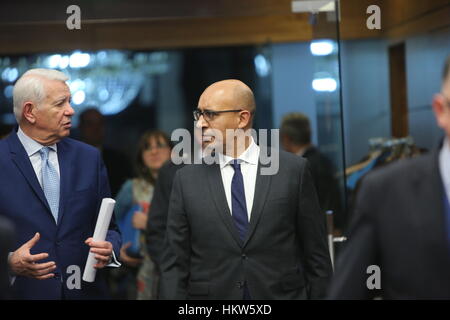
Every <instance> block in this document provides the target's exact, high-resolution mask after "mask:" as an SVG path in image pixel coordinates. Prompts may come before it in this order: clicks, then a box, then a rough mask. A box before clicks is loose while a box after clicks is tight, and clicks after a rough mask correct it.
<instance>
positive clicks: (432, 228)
mask: <svg viewBox="0 0 450 320" xmlns="http://www.w3.org/2000/svg"><path fill="white" fill-rule="evenodd" d="M429 159H430V161H429V165H428V166H426V167H424V168H423V171H422V170H418V171H416V174H415V182H414V185H415V186H416V188H415V190H416V192H415V197H416V199H417V203H418V204H420V208H418V210H417V211H416V219H417V221H418V222H419V223H418V225H419V226H420V236H421V238H422V239H423V241H422V243H424V245H425V247H424V252H425V253H426V254H427V255H430V259H427V260H428V261H429V263H437V264H438V266H437V267H438V268H439V269H441V268H442V267H445V269H448V266H450V244H449V241H448V236H447V233H448V231H447V223H446V217H445V214H446V213H445V207H444V202H443V199H444V195H445V191H444V186H443V183H442V178H441V175H440V171H439V149H438V150H435V151H434V152H433V154H432V155H431V156H430V157H429ZM419 199H420V200H419ZM446 272H447V273H448V272H449V271H448V270H446Z"/></svg>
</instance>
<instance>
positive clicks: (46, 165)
mask: <svg viewBox="0 0 450 320" xmlns="http://www.w3.org/2000/svg"><path fill="white" fill-rule="evenodd" d="M39 153H40V154H41V160H42V170H41V176H42V189H43V191H44V194H45V198H46V199H47V202H48V205H49V206H50V210H51V211H52V215H53V217H54V218H55V222H57V221H58V211H59V177H58V173H57V172H56V169H55V168H54V167H53V166H52V164H51V163H50V161H49V159H48V158H49V153H50V148H49V147H43V148H42V149H41V150H39Z"/></svg>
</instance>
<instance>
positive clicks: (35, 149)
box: [17, 127, 60, 187]
mask: <svg viewBox="0 0 450 320" xmlns="http://www.w3.org/2000/svg"><path fill="white" fill-rule="evenodd" d="M17 137H18V138H19V140H20V142H21V143H22V145H23V147H24V148H25V151H26V152H27V155H28V157H29V158H30V161H31V165H32V166H33V169H34V173H36V177H37V178H38V180H39V184H40V185H41V187H42V174H41V171H42V159H41V154H40V153H39V150H41V149H42V148H43V147H45V146H43V145H42V144H40V143H39V142H37V141H36V140H33V139H31V138H30V137H29V136H27V135H26V134H25V133H24V132H23V131H22V129H21V128H20V127H19V130H17ZM48 147H50V152H49V155H48V160H49V161H50V163H51V165H52V166H53V168H55V170H56V172H57V173H58V177H60V174H59V162H58V148H57V147H56V144H52V145H50V146H48Z"/></svg>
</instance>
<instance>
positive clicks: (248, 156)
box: [219, 138, 260, 221]
mask: <svg viewBox="0 0 450 320" xmlns="http://www.w3.org/2000/svg"><path fill="white" fill-rule="evenodd" d="M259 152H260V150H259V147H258V146H257V145H256V143H255V142H254V141H253V138H252V141H251V143H250V146H249V147H248V148H247V150H245V151H244V152H243V153H242V154H241V155H240V156H239V157H238V158H237V159H239V160H242V162H241V172H242V177H243V179H244V190H245V202H246V205H247V213H248V220H249V221H250V215H251V212H252V207H253V198H254V196H255V185H256V176H257V174H258V162H259ZM233 160H235V159H234V158H232V157H229V156H227V155H224V154H219V162H220V173H221V174H222V182H223V187H224V189H225V196H226V197H227V202H228V207H229V208H230V212H231V214H233V212H232V206H231V181H232V180H233V175H234V169H233V167H232V166H231V164H230V162H231V161H233Z"/></svg>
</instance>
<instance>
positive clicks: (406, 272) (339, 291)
mask: <svg viewBox="0 0 450 320" xmlns="http://www.w3.org/2000/svg"><path fill="white" fill-rule="evenodd" d="M449 66H450V57H449V58H448V59H447V61H446V64H445V69H444V75H443V80H442V88H441V92H440V93H438V94H436V95H435V97H434V99H433V110H434V114H435V116H436V120H437V123H438V125H439V126H440V127H441V128H442V129H444V131H445V133H446V137H445V138H444V139H443V141H441V143H440V145H439V147H438V148H436V149H435V150H434V151H433V152H432V153H431V154H427V155H424V156H421V157H417V158H413V159H408V160H402V161H399V162H397V163H394V164H392V165H389V166H387V167H385V168H382V169H379V170H375V172H373V173H370V174H369V175H367V176H366V177H365V178H364V180H363V181H362V184H361V189H360V192H358V195H357V197H356V205H355V214H354V218H352V223H351V226H350V230H349V242H348V243H347V245H346V247H345V248H344V250H343V252H342V254H341V255H340V257H339V259H338V263H337V268H336V273H335V277H334V280H333V285H332V287H331V289H330V292H329V297H330V298H331V299H366V298H371V297H373V296H381V297H383V298H385V299H450V205H449V199H450V75H449ZM377 268H379V269H378V270H377Z"/></svg>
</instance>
